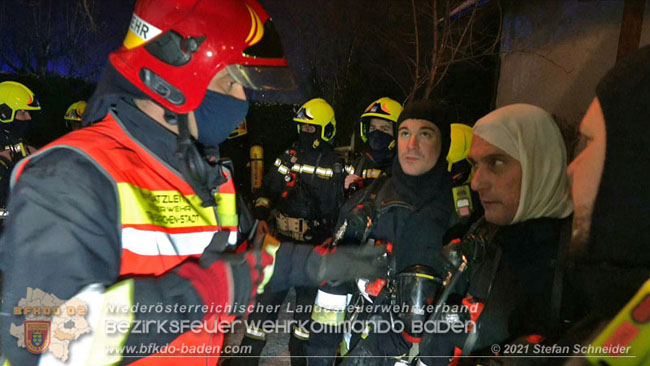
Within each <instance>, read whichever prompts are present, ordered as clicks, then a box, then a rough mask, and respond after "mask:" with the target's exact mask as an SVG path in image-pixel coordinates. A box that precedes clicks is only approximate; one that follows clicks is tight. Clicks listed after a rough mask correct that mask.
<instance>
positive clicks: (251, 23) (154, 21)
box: [109, 0, 295, 113]
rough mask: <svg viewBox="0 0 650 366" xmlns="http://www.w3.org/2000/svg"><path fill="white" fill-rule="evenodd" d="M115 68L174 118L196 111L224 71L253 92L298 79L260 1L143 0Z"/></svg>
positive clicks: (114, 57) (287, 85)
mask: <svg viewBox="0 0 650 366" xmlns="http://www.w3.org/2000/svg"><path fill="white" fill-rule="evenodd" d="M109 59H110V61H111V63H112V64H113V66H114V67H115V68H116V69H117V70H118V71H119V72H120V73H121V74H122V75H124V77H126V78H127V79H128V80H129V81H130V82H131V83H133V84H134V85H135V86H137V87H138V88H139V89H141V90H142V91H144V92H145V93H146V94H147V95H149V96H150V97H151V98H152V99H154V100H155V101H157V102H158V103H160V104H161V105H163V106H164V107H166V108H167V109H169V110H171V111H174V112H176V113H188V112H190V111H193V110H195V109H196V108H197V107H198V106H199V104H201V101H202V100H203V97H204V96H205V93H206V90H207V88H208V84H209V83H210V81H211V80H212V78H213V77H214V76H215V75H216V74H217V73H218V72H219V71H220V70H221V69H223V68H226V67H227V69H228V71H229V73H230V74H231V75H232V77H233V78H235V80H236V81H237V82H239V83H241V84H242V85H243V86H244V87H246V88H250V89H256V90H259V89H287V88H291V87H293V86H294V85H295V84H294V79H293V75H292V74H291V71H290V70H289V68H288V67H287V60H286V59H285V57H284V51H283V49H282V45H281V43H280V37H279V35H278V33H277V32H276V31H275V27H274V26H273V23H272V22H271V18H270V17H269V15H268V14H267V13H266V11H265V10H264V9H263V8H262V6H261V5H260V4H259V3H257V1H255V0H218V1H217V0H138V2H137V3H136V5H135V9H134V11H133V18H132V19H131V25H130V26H129V30H128V33H127V35H126V38H125V40H124V44H123V45H122V47H121V48H120V49H119V50H117V51H115V52H113V53H111V54H110V55H109Z"/></svg>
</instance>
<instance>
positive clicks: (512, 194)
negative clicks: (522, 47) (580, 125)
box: [417, 104, 573, 366]
mask: <svg viewBox="0 0 650 366" xmlns="http://www.w3.org/2000/svg"><path fill="white" fill-rule="evenodd" d="M473 131H474V135H473V138H472V145H471V148H470V151H469V157H468V158H469V160H470V162H471V163H472V166H473V174H472V180H471V188H472V189H473V190H474V191H476V192H478V194H479V197H480V201H481V203H482V205H483V208H484V210H485V213H484V216H483V218H481V219H480V220H479V221H477V222H476V223H474V224H473V225H472V227H471V228H470V230H469V231H468V233H466V235H465V236H464V237H463V239H462V240H461V241H460V242H458V243H452V244H449V245H447V246H446V247H445V248H444V252H443V253H445V257H446V258H448V259H450V261H451V263H452V264H453V266H452V267H453V269H452V270H451V272H452V273H456V274H457V275H456V276H455V277H454V280H450V281H451V283H452V284H449V285H448V286H449V290H450V293H451V294H450V295H449V296H448V298H446V299H444V298H443V300H440V299H438V301H446V303H447V305H448V306H449V307H448V308H447V309H449V310H448V311H447V310H444V309H443V310H441V312H437V313H436V314H435V315H433V316H432V317H431V318H430V319H429V321H430V324H444V325H443V326H448V327H449V326H452V327H457V326H458V325H459V324H464V325H462V326H461V327H460V328H461V329H462V330H461V331H457V332H455V331H448V332H438V333H437V332H434V331H432V332H427V333H425V334H424V336H423V337H422V340H421V343H420V346H419V351H420V355H421V356H420V358H419V360H418V363H417V364H418V365H419V366H423V365H426V366H432V365H440V366H442V365H448V364H449V363H450V361H451V360H452V359H453V356H454V355H460V354H462V355H463V356H470V355H473V357H474V358H467V359H464V360H463V361H464V362H471V363H470V364H471V365H479V364H481V365H484V364H490V361H487V360H485V359H479V358H478V357H479V356H485V357H486V358H490V356H493V355H494V354H497V353H498V348H499V347H500V346H501V345H502V344H509V343H511V342H514V341H515V340H516V339H518V338H520V337H522V336H523V337H525V338H527V339H529V340H530V342H531V343H539V342H541V340H543V339H544V337H545V336H549V335H551V334H554V333H555V332H557V331H558V329H559V328H560V327H562V326H564V324H565V320H571V319H572V317H573V316H572V315H571V314H568V313H562V312H561V309H560V303H561V302H562V301H561V300H562V299H561V298H560V297H558V294H557V293H556V291H555V289H554V287H555V286H556V284H555V283H554V282H555V278H556V276H557V270H558V267H557V262H558V260H557V258H558V256H559V254H558V253H561V252H560V251H559V249H560V248H563V247H566V244H567V242H568V239H569V235H570V234H569V233H570V220H571V218H570V216H571V214H572V212H573V205H572V203H571V199H570V196H569V183H568V179H567V176H566V173H565V170H566V165H567V151H566V147H565V145H564V140H563V138H562V134H561V133H560V129H559V127H558V126H557V125H556V123H555V121H554V120H553V117H552V116H551V115H550V114H549V113H548V112H546V111H544V110H543V109H541V108H539V107H536V106H533V105H529V104H513V105H508V106H505V107H502V108H499V109H497V110H495V111H493V112H491V113H489V114H488V115H486V116H484V117H483V118H481V119H479V120H478V121H477V122H476V124H475V125H474V128H473ZM454 306H455V307H454ZM436 322H438V323H436ZM429 329H433V328H429ZM438 329H441V328H438ZM447 329H449V328H447ZM456 329H458V328H456ZM528 336H531V337H528ZM495 345H496V346H495ZM526 349H530V350H533V346H532V345H529V346H528V347H526ZM522 352H523V351H522ZM519 354H521V353H519ZM532 354H533V353H531V355H532ZM523 360H526V359H523ZM456 362H458V361H457V360H456V361H454V364H456ZM495 362H500V361H495Z"/></svg>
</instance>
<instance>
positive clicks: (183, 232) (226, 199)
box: [12, 114, 238, 366]
mask: <svg viewBox="0 0 650 366" xmlns="http://www.w3.org/2000/svg"><path fill="white" fill-rule="evenodd" d="M62 148H67V149H72V150H75V151H78V152H80V153H81V154H83V155H84V156H86V157H88V158H89V160H90V161H92V162H94V163H95V165H96V166H97V167H98V168H99V169H100V171H102V172H104V173H106V175H107V176H108V177H110V178H111V180H112V183H113V186H114V193H115V194H117V202H118V205H117V207H118V215H117V216H116V217H117V218H118V223H119V227H120V230H121V233H120V237H121V248H122V255H121V266H120V276H121V277H122V278H124V276H126V277H129V276H135V275H137V276H142V275H154V276H158V275H161V274H164V273H166V272H168V271H170V270H171V269H173V268H174V267H176V266H178V265H179V264H180V263H182V262H183V261H185V260H186V259H187V258H188V257H198V256H200V255H201V254H202V253H203V250H204V249H205V248H206V247H207V246H208V244H209V243H210V241H211V239H212V237H213V236H214V234H215V233H216V232H218V231H221V230H226V231H230V232H231V236H233V237H234V238H236V235H237V226H238V218H237V212H236V197H235V186H234V184H233V180H232V179H230V173H227V172H226V173H225V175H226V178H228V180H227V182H226V183H224V184H223V185H221V186H220V187H219V190H218V193H217V194H216V197H215V198H216V203H217V206H216V207H202V206H201V200H200V198H199V197H198V195H197V194H196V193H195V192H194V190H193V189H192V187H191V186H190V185H189V184H188V183H187V182H186V181H185V180H184V179H183V178H182V177H181V176H180V175H179V173H178V172H176V171H173V170H172V169H170V167H169V166H168V165H166V164H165V163H163V162H162V161H160V160H159V159H158V158H156V157H155V156H153V155H152V154H151V153H149V152H148V150H146V149H145V148H143V147H142V146H141V145H140V144H139V143H138V142H137V141H135V140H134V139H133V138H132V137H131V136H130V135H129V134H128V133H126V131H125V130H124V128H123V126H121V124H120V123H118V122H117V121H116V120H115V119H114V118H113V116H112V115H110V114H109V115H108V116H107V117H106V118H105V119H104V120H103V121H101V122H99V123H96V124H94V125H93V126H90V127H88V128H84V129H81V130H77V131H74V132H72V133H70V134H68V135H66V136H64V137H62V138H60V139H58V140H56V141H54V142H53V143H51V144H49V145H47V146H45V147H44V148H43V149H42V150H41V151H39V152H38V153H36V154H34V155H31V156H29V157H28V158H26V159H23V160H22V161H21V162H20V164H19V165H18V167H17V170H16V172H15V174H14V177H13V181H12V183H15V182H16V181H17V180H18V179H19V177H20V174H21V173H22V171H23V169H24V168H25V166H26V165H27V164H28V163H29V161H33V160H36V159H37V158H38V157H39V156H41V155H43V154H46V153H48V152H50V151H53V150H55V149H62ZM105 194H111V192H105ZM116 226H117V225H116ZM231 239H233V238H232V237H231ZM229 241H230V240H229ZM212 318H213V319H210V320H209V321H213V320H214V317H212ZM211 324H213V323H211ZM208 329H210V328H208ZM222 341H223V334H217V333H212V334H209V333H192V332H191V331H188V332H186V333H184V334H182V335H181V336H179V337H177V338H176V339H175V340H174V341H173V342H172V343H170V347H167V349H175V350H176V351H177V352H175V354H177V355H179V356H183V355H182V354H181V353H179V351H180V350H181V349H182V346H185V349H189V348H190V347H192V346H201V345H203V348H206V349H210V350H211V352H209V353H202V354H203V355H206V357H207V356H208V355H209V356H210V358H209V360H210V362H209V364H210V365H213V364H214V365H216V364H217V359H218V358H217V357H215V356H217V355H218V354H219V350H220V348H221V347H220V346H221V344H222ZM173 345H175V346H177V347H171V346H173ZM206 346H211V347H206ZM191 356H193V357H190V358H183V360H182V364H183V365H194V364H197V365H205V364H206V358H204V357H196V356H197V354H196V353H194V354H192V355H191ZM179 361H180V360H179V359H178V358H175V357H165V358H159V357H145V358H142V359H140V360H138V361H135V362H134V363H133V365H139V366H140V365H149V364H152V365H154V364H155V365H167V364H170V365H171V364H178V362H179Z"/></svg>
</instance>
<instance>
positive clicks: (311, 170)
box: [300, 164, 316, 174]
mask: <svg viewBox="0 0 650 366" xmlns="http://www.w3.org/2000/svg"><path fill="white" fill-rule="evenodd" d="M315 169H316V168H315V167H313V166H311V165H306V164H304V165H303V166H302V168H301V169H300V172H301V173H307V174H314V170H315Z"/></svg>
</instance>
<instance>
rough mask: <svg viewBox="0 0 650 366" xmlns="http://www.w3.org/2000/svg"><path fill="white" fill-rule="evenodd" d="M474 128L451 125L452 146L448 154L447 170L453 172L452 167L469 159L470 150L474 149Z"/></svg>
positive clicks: (457, 124) (456, 124) (463, 125)
mask: <svg viewBox="0 0 650 366" xmlns="http://www.w3.org/2000/svg"><path fill="white" fill-rule="evenodd" d="M472 136H473V134H472V127H470V126H468V125H465V124H462V123H452V124H451V145H450V146H449V152H448V153H447V163H448V165H447V170H448V171H450V172H451V166H452V165H454V164H455V163H457V162H459V161H461V160H465V159H467V156H468V155H469V149H470V147H472Z"/></svg>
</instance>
